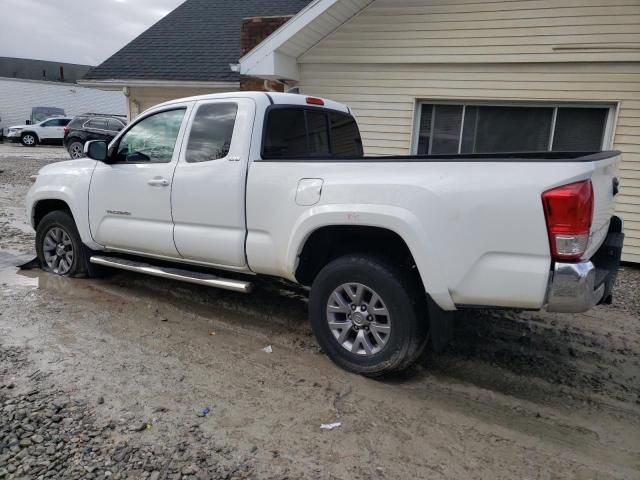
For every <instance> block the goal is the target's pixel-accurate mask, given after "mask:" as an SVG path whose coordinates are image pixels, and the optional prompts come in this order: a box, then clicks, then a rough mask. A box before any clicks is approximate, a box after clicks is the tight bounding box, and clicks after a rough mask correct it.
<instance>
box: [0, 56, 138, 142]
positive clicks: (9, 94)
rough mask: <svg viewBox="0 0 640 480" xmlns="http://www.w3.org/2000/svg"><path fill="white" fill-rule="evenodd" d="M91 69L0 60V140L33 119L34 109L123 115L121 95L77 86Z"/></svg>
mask: <svg viewBox="0 0 640 480" xmlns="http://www.w3.org/2000/svg"><path fill="white" fill-rule="evenodd" d="M90 68H91V67H90V66H89V65H77V64H71V63H61V62H51V61H45V60H32V59H25V58H10V57H0V137H2V136H3V134H5V133H6V130H7V129H8V128H9V127H10V126H12V125H22V124H24V123H25V122H26V121H27V120H30V121H31V120H34V121H40V120H44V118H38V117H37V115H36V117H35V118H32V109H33V108H34V107H56V108H58V109H62V110H64V112H65V114H66V115H70V116H74V115H78V114H80V113H84V112H96V113H111V114H119V115H122V114H124V113H125V112H126V103H125V97H124V95H123V94H122V92H105V91H103V90H98V89H94V88H86V87H81V86H78V85H77V84H76V81H77V79H78V78H80V77H82V76H83V75H84V74H85V73H86V72H87V71H88V70H89V69H90Z"/></svg>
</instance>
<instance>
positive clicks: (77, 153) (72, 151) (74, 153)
mask: <svg viewBox="0 0 640 480" xmlns="http://www.w3.org/2000/svg"><path fill="white" fill-rule="evenodd" d="M67 151H68V152H69V156H70V157H71V158H73V159H74V160H75V159H78V158H84V145H83V143H82V142H81V141H80V140H76V139H73V140H72V141H71V143H69V148H68V149H67Z"/></svg>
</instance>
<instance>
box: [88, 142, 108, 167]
mask: <svg viewBox="0 0 640 480" xmlns="http://www.w3.org/2000/svg"><path fill="white" fill-rule="evenodd" d="M84 154H85V155H86V156H87V157H89V158H91V159H93V160H97V161H99V162H104V161H106V160H107V157H108V151H107V142H103V141H102V140H91V141H89V142H87V143H85V144H84Z"/></svg>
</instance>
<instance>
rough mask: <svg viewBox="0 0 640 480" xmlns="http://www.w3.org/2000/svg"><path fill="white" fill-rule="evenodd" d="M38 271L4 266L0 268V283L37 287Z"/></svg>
mask: <svg viewBox="0 0 640 480" xmlns="http://www.w3.org/2000/svg"><path fill="white" fill-rule="evenodd" d="M38 273H39V272H34V271H23V270H20V269H19V268H17V267H6V268H3V269H2V270H0V285H2V286H3V287H34V288H38V285H39V283H40V282H39V280H40V277H39V275H38Z"/></svg>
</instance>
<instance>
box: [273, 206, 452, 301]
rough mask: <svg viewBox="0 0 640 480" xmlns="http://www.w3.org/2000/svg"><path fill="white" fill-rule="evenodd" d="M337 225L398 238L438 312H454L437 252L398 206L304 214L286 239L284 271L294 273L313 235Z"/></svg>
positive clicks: (326, 208) (416, 222) (415, 220)
mask: <svg viewBox="0 0 640 480" xmlns="http://www.w3.org/2000/svg"><path fill="white" fill-rule="evenodd" d="M340 225H348V226H366V227H379V228H384V229H387V230H390V231H392V232H394V233H396V234H397V235H399V236H400V238H402V239H403V240H404V241H405V243H406V244H407V246H408V247H409V250H410V252H411V255H412V256H413V259H414V260H415V262H416V266H417V267H418V271H419V272H420V276H421V278H422V282H423V284H424V288H425V291H426V292H427V293H428V294H429V295H430V296H431V298H433V300H434V302H436V303H437V304H438V306H440V308H442V309H444V310H455V305H454V303H453V300H452V299H451V295H450V294H449V290H448V288H447V286H446V283H445V281H444V278H445V277H444V275H443V274H442V266H441V265H440V262H439V260H438V257H437V252H435V251H433V246H434V243H433V242H431V241H430V239H429V235H428V233H427V232H426V231H425V229H424V228H421V227H420V222H419V220H418V218H417V217H416V216H415V215H414V214H413V213H411V212H410V211H408V210H406V209H404V208H401V207H397V206H388V205H322V206H319V207H316V208H312V209H309V210H307V211H305V212H304V214H303V215H301V216H300V217H299V218H298V220H297V221H296V223H295V225H294V227H293V229H292V234H291V236H290V237H289V242H288V246H287V254H286V259H285V262H286V265H285V271H287V272H295V271H296V267H297V262H298V258H299V255H300V253H301V252H302V249H303V248H304V245H305V243H306V241H307V240H308V239H309V237H310V236H311V234H312V233H313V232H314V231H316V230H318V229H320V228H322V227H327V226H340ZM430 246H431V247H432V248H430Z"/></svg>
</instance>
